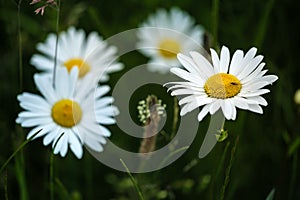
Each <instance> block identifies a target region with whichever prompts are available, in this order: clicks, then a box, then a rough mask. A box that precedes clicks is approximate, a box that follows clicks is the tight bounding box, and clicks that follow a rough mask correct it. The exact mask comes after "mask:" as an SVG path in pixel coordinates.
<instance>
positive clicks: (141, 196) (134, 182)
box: [120, 158, 144, 200]
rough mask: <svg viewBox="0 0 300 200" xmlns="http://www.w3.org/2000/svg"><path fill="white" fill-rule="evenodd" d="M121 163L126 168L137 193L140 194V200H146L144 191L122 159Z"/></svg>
mask: <svg viewBox="0 0 300 200" xmlns="http://www.w3.org/2000/svg"><path fill="white" fill-rule="evenodd" d="M120 161H121V163H122V165H123V166H124V168H125V169H126V172H127V174H128V176H129V178H130V180H131V182H132V184H133V186H134V188H135V190H136V192H137V193H138V197H139V200H144V197H143V193H142V190H141V188H140V187H139V185H138V183H137V182H136V180H135V179H134V177H133V176H132V175H131V173H130V171H129V169H128V167H127V166H126V164H125V162H124V161H123V160H122V159H121V158H120Z"/></svg>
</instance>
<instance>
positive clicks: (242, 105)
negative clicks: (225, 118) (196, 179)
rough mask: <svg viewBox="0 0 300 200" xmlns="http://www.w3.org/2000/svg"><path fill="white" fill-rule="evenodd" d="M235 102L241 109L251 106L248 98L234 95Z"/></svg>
mask: <svg viewBox="0 0 300 200" xmlns="http://www.w3.org/2000/svg"><path fill="white" fill-rule="evenodd" d="M233 103H234V105H235V106H236V107H238V108H240V109H244V110H247V109H248V108H249V106H248V103H247V100H246V99H244V98H241V97H238V96H235V97H233Z"/></svg>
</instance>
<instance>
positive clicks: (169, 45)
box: [158, 39, 181, 59]
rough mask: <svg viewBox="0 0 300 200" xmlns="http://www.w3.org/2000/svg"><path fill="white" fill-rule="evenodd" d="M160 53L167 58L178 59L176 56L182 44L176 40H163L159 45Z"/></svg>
mask: <svg viewBox="0 0 300 200" xmlns="http://www.w3.org/2000/svg"><path fill="white" fill-rule="evenodd" d="M158 49H159V53H160V54H161V55H162V56H163V57H165V58H167V59H172V58H176V55H177V54H178V53H179V52H180V50H181V48H180V44H179V43H178V42H177V41H176V40H172V39H165V40H162V41H161V42H160V43H159V45H158Z"/></svg>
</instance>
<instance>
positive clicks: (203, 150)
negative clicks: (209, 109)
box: [199, 109, 225, 158]
mask: <svg viewBox="0 0 300 200" xmlns="http://www.w3.org/2000/svg"><path fill="white" fill-rule="evenodd" d="M224 123H225V117H224V115H223V113H222V110H221V109H219V110H218V111H217V112H216V113H215V114H213V115H212V116H211V118H210V124H209V127H208V130H207V132H206V135H205V138H204V140H203V143H202V146H201V147H200V150H199V158H204V157H205V156H206V155H207V154H208V153H209V152H210V151H211V150H212V149H213V147H214V146H215V144H216V143H217V141H218V140H217V138H216V134H218V133H219V132H218V131H219V130H222V129H223V128H224Z"/></svg>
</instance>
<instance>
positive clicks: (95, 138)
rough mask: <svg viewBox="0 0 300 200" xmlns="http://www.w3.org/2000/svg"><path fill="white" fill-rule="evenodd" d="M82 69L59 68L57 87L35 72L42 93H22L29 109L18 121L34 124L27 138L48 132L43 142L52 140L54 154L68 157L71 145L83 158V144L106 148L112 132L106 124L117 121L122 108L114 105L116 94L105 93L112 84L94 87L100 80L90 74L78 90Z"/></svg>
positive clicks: (37, 136)
mask: <svg viewBox="0 0 300 200" xmlns="http://www.w3.org/2000/svg"><path fill="white" fill-rule="evenodd" d="M78 73H79V72H78V68H77V67H74V68H72V70H71V71H70V73H68V71H67V69H66V68H58V70H57V75H56V79H55V83H54V87H53V86H52V82H51V79H49V77H48V76H44V75H38V74H36V75H34V81H35V84H36V86H37V88H38V89H39V91H40V92H41V94H42V96H40V95H36V94H31V93H27V92H24V93H23V94H21V95H18V100H19V102H20V106H21V107H22V108H23V109H25V111H22V112H20V113H19V115H18V118H17V119H16V122H17V123H19V124H21V126H22V127H33V129H32V130H31V131H30V132H29V133H28V135H27V138H31V137H32V136H34V137H33V139H36V138H39V137H42V136H44V138H43V144H44V145H45V146H46V145H48V144H50V143H52V148H53V149H54V154H58V153H59V154H60V155H61V156H62V157H64V156H65V155H66V153H67V151H68V148H70V149H71V150H72V152H73V153H74V154H75V156H76V157H77V158H79V159H80V158H81V157H82V155H83V148H82V146H83V145H86V146H87V147H89V148H91V149H93V150H94V151H98V152H101V151H102V150H103V144H105V143H106V140H105V137H109V136H110V134H111V133H110V131H109V130H108V129H107V128H105V127H104V126H103V125H107V124H114V123H115V119H114V116H115V115H117V114H118V109H117V108H116V107H115V106H113V105H111V103H112V102H113V98H112V97H108V96H107V97H103V95H105V94H106V93H107V92H108V91H109V87H108V86H101V87H97V88H96V89H95V88H93V87H91V85H95V87H96V85H97V81H95V79H92V78H91V77H90V75H89V76H86V79H84V80H83V81H82V82H81V84H80V87H78V92H75V85H76V81H77V78H78Z"/></svg>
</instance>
